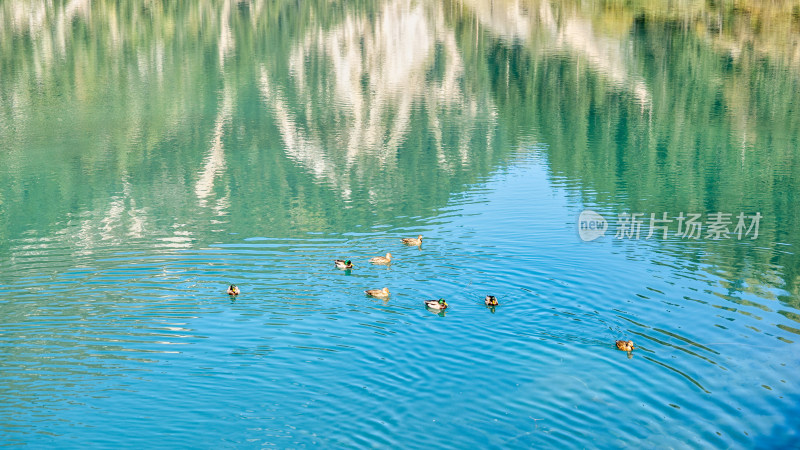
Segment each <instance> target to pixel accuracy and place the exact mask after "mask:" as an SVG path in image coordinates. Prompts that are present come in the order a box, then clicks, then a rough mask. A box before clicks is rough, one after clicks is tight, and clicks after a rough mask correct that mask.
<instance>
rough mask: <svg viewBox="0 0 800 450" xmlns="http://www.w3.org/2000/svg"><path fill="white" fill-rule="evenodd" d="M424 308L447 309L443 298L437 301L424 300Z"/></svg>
mask: <svg viewBox="0 0 800 450" xmlns="http://www.w3.org/2000/svg"><path fill="white" fill-rule="evenodd" d="M425 306H426V307H428V308H430V309H447V302H446V301H445V300H444V299H443V298H440V299H439V300H425Z"/></svg>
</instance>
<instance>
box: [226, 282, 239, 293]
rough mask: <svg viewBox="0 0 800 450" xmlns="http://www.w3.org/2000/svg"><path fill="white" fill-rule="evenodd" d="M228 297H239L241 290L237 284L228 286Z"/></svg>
mask: <svg viewBox="0 0 800 450" xmlns="http://www.w3.org/2000/svg"><path fill="white" fill-rule="evenodd" d="M227 292H228V295H239V288H238V287H236V285H235V284H232V285H230V286H228V291H227Z"/></svg>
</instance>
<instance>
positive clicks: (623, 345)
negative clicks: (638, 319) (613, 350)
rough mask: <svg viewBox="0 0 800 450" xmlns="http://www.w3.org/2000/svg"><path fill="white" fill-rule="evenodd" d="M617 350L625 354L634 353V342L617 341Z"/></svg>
mask: <svg viewBox="0 0 800 450" xmlns="http://www.w3.org/2000/svg"><path fill="white" fill-rule="evenodd" d="M617 348H618V349H620V350H622V351H623V352H632V351H633V349H634V347H633V341H617Z"/></svg>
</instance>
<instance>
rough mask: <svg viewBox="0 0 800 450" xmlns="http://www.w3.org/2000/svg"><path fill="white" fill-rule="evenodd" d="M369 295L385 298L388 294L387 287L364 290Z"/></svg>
mask: <svg viewBox="0 0 800 450" xmlns="http://www.w3.org/2000/svg"><path fill="white" fill-rule="evenodd" d="M364 292H365V293H366V294H367V295H369V296H370V297H379V298H386V297H388V296H389V288H383V289H367V290H366V291H364Z"/></svg>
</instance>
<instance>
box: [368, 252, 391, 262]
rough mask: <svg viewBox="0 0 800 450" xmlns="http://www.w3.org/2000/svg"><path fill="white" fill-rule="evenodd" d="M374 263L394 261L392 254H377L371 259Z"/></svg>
mask: <svg viewBox="0 0 800 450" xmlns="http://www.w3.org/2000/svg"><path fill="white" fill-rule="evenodd" d="M369 262H371V263H372V264H389V263H390V262H392V254H391V253H387V254H386V256H376V257H374V258H372V259H370V260H369Z"/></svg>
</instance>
